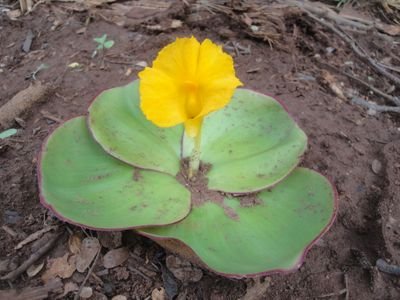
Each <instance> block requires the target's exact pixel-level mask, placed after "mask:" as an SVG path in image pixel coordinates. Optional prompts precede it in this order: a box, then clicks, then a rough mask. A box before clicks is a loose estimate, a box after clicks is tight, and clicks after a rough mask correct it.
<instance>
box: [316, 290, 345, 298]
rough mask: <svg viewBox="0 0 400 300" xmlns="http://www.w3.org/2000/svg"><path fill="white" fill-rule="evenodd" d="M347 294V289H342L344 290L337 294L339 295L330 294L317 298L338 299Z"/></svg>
mask: <svg viewBox="0 0 400 300" xmlns="http://www.w3.org/2000/svg"><path fill="white" fill-rule="evenodd" d="M346 292H347V290H346V289H342V290H340V291H339V292H337V293H329V294H325V295H322V296H318V297H317V298H331V297H337V296H340V295H343V294H344V293H346Z"/></svg>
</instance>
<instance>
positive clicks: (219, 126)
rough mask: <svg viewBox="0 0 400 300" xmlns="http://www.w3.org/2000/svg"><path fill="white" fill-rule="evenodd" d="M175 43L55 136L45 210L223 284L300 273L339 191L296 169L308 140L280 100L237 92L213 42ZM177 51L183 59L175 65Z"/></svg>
mask: <svg viewBox="0 0 400 300" xmlns="http://www.w3.org/2000/svg"><path fill="white" fill-rule="evenodd" d="M175 43H177V44H174V45H173V46H167V47H166V48H165V49H164V50H162V51H161V52H160V54H159V57H158V58H157V59H156V61H155V63H154V64H153V68H148V69H146V70H144V71H143V73H141V74H140V75H139V77H140V78H141V80H140V81H134V82H132V83H130V84H128V85H126V86H122V87H116V88H112V89H109V90H106V91H104V92H102V93H101V94H100V95H98V96H97V97H96V99H95V100H94V101H93V103H92V104H91V105H90V107H89V113H88V115H87V116H81V117H77V118H74V119H72V120H70V121H67V122H66V123H64V124H62V125H61V126H60V127H58V128H57V129H56V130H55V131H54V132H53V133H52V134H51V135H50V137H49V138H48V139H47V141H46V142H45V143H44V145H43V149H42V152H41V156H40V161H39V187H40V195H41V201H42V203H43V204H44V205H45V206H46V207H48V208H50V209H51V210H52V211H54V212H55V213H56V214H57V215H58V216H59V217H60V218H61V219H63V220H65V221H67V222H70V223H74V224H79V225H81V226H84V227H88V228H94V229H98V230H117V229H118V230H121V229H136V230H137V231H138V232H139V233H140V234H143V235H145V236H148V237H150V238H152V239H153V240H155V241H157V242H158V243H160V244H162V245H164V246H165V247H167V248H170V249H173V250H174V251H178V252H180V253H181V254H183V255H185V253H186V254H187V253H189V256H190V258H191V259H192V261H193V260H197V261H198V262H200V263H201V264H203V265H204V266H205V267H208V268H209V269H211V270H213V271H214V272H217V273H219V274H223V275H225V276H230V277H244V276H252V275H259V274H265V273H268V272H277V271H288V270H292V269H295V268H297V267H299V265H300V263H301V262H302V260H303V258H304V256H305V253H306V252H307V250H308V249H309V247H310V246H311V245H312V244H313V242H314V241H315V240H316V239H317V238H318V237H320V236H321V235H322V234H323V233H325V232H326V231H327V229H328V228H329V226H330V225H331V224H332V222H333V219H334V217H335V214H336V210H337V199H336V198H337V197H336V193H335V190H334V188H333V186H332V185H331V184H330V182H329V181H328V180H327V179H326V178H324V177H323V176H322V175H320V174H318V173H316V172H314V171H312V170H309V169H306V168H298V167H297V165H298V163H299V162H300V160H301V157H302V155H303V154H304V152H305V150H306V148H307V137H306V135H305V133H304V132H303V131H302V130H301V129H300V128H299V126H298V125H297V124H296V123H295V122H294V120H293V119H292V118H291V117H290V116H289V114H288V113H287V111H286V110H285V109H284V107H283V106H282V105H281V104H280V103H279V102H278V101H276V100H275V99H273V98H272V97H269V96H266V95H262V94H259V93H257V92H254V91H251V90H247V89H236V87H237V86H238V85H240V84H241V83H240V81H239V80H238V79H235V78H236V77H235V76H234V69H233V62H232V60H231V58H230V57H229V58H230V59H229V58H227V56H228V55H227V54H225V53H223V52H222V50H221V49H220V48H219V47H217V46H216V45H215V44H213V43H211V42H210V41H208V40H206V41H204V42H203V43H202V44H200V43H198V42H197V40H195V39H194V38H191V39H178V40H177V42H175ZM168 47H169V48H168ZM179 51H181V52H179ZM177 52H178V53H180V56H182V60H176V61H175V65H174V63H169V64H168V63H166V62H165V57H167V58H170V59H172V58H171V57H173V55H172V54H173V53H177ZM171 53H172V54H171ZM196 55H197V56H196ZM206 57H209V58H210V61H211V62H210V61H207V60H205V58H206ZM202 59H203V60H205V61H204V62H202ZM213 59H214V60H213ZM221 61H222V63H221ZM195 62H197V63H198V62H200V63H201V64H202V67H199V66H197V67H192V69H190V68H189V67H188V68H185V66H192V65H193V64H194V63H195ZM213 64H214V65H215V64H219V68H218V70H216V68H215V66H213ZM186 69H187V70H188V72H189V73H188V74H186V73H184V70H186ZM232 72H233V75H232ZM160 74H161V75H160ZM171 74H175V75H174V76H175V77H173V76H172V75H171ZM176 74H178V75H176ZM199 74H201V76H200V75H199ZM227 74H228V75H227ZM229 74H230V75H229ZM160 76H161V77H162V76H164V77H165V76H166V77H168V78H167V79H166V80H161V79H160ZM204 78H208V79H207V80H211V81H212V82H211V83H209V81H207V80H205V79H204ZM210 78H211V79H210ZM213 80H214V81H213ZM182 82H183V83H182ZM188 82H189V83H188ZM153 85H155V86H162V87H163V90H162V92H160V93H159V95H160V99H161V100H162V99H164V100H165V101H164V102H160V101H161V100H160V99H158V98H157V97H156V96H157V93H155V92H154V86H153ZM174 85H176V86H174ZM204 85H205V86H206V87H204ZM218 96H219V97H218ZM182 99H183V100H182ZM205 99H211V100H212V101H210V103H208V102H207V101H208V100H205ZM174 101H175V102H176V103H175V102H174ZM165 102H168V103H169V105H167V106H165ZM157 107H158V109H157ZM168 108H170V110H168ZM200 137H201V142H200ZM194 155H195V156H196V160H197V161H196V160H195V161H194V163H193V161H191V159H192V158H193V156H194ZM188 166H189V169H190V168H193V169H192V170H191V171H194V172H192V173H191V172H190V170H189V172H188V169H187V168H188ZM196 168H197V169H196ZM171 243H172V244H173V245H175V246H174V247H168V245H171ZM176 245H178V246H176ZM184 252H185V253H184Z"/></svg>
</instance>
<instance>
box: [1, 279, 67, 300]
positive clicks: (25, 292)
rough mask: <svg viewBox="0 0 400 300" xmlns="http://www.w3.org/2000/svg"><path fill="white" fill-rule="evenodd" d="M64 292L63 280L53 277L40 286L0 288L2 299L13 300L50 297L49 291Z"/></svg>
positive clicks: (34, 299)
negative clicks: (5, 289)
mask: <svg viewBox="0 0 400 300" xmlns="http://www.w3.org/2000/svg"><path fill="white" fill-rule="evenodd" d="M59 292H62V282H61V280H60V279H53V280H51V281H49V282H48V283H46V284H45V285H44V286H40V287H28V288H25V289H22V290H18V291H17V290H8V291H1V290H0V299H12V300H41V299H48V298H49V293H59Z"/></svg>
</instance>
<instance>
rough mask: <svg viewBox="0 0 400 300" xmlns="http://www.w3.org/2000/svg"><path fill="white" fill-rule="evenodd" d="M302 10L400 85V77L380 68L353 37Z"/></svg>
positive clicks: (376, 69)
mask: <svg viewBox="0 0 400 300" xmlns="http://www.w3.org/2000/svg"><path fill="white" fill-rule="evenodd" d="M303 10H304V11H305V12H306V13H307V14H308V16H309V17H310V18H311V19H313V20H314V21H316V22H317V23H319V24H321V25H323V26H325V27H327V28H329V29H330V30H331V31H333V32H334V33H336V34H337V35H338V36H339V37H340V38H341V39H342V40H343V41H345V42H346V43H347V44H348V45H349V46H350V47H351V48H352V49H353V51H354V53H355V54H357V55H358V57H359V58H361V59H363V60H365V61H367V62H368V63H369V64H370V65H371V66H372V67H373V68H374V69H375V71H376V72H378V73H380V74H382V75H384V76H385V77H387V78H388V79H390V80H391V81H392V82H394V83H395V84H396V85H398V86H400V78H399V77H397V76H396V75H393V74H392V73H390V72H388V71H387V70H386V69H384V68H382V67H381V66H380V65H379V63H378V62H377V61H376V60H374V59H373V58H371V57H370V56H369V55H368V54H367V53H366V52H365V51H364V50H363V49H361V48H360V47H359V46H358V45H357V43H356V42H355V41H354V39H353V38H351V37H350V36H349V35H348V34H346V33H345V32H343V31H341V30H339V29H337V28H336V27H335V26H334V25H332V24H330V23H328V22H326V21H324V20H322V19H320V18H318V17H317V16H316V15H314V14H313V13H312V12H310V11H309V10H307V9H306V8H303Z"/></svg>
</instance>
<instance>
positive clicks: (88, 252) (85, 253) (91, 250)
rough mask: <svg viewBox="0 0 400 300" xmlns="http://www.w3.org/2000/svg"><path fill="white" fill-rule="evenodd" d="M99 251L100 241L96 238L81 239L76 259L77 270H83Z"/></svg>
mask: <svg viewBox="0 0 400 300" xmlns="http://www.w3.org/2000/svg"><path fill="white" fill-rule="evenodd" d="M99 251H100V242H99V240H98V239H97V238H94V237H88V238H85V239H84V240H83V241H82V244H81V248H80V251H79V254H78V257H77V259H76V269H77V270H78V272H81V273H83V272H85V270H86V269H87V268H88V267H89V265H90V263H91V262H92V261H93V259H94V258H95V256H96V254H97V252H99Z"/></svg>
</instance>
